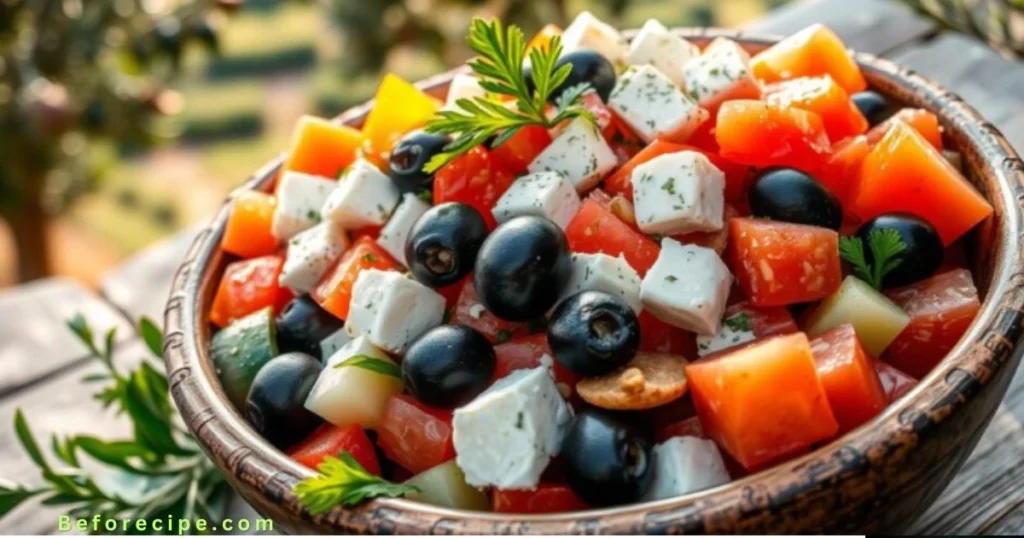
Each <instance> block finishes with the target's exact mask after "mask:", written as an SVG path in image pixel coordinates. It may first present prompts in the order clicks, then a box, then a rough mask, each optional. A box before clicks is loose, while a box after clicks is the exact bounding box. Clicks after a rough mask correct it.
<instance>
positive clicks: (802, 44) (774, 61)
mask: <svg viewBox="0 0 1024 538" xmlns="http://www.w3.org/2000/svg"><path fill="white" fill-rule="evenodd" d="M750 67H751V69H752V70H753V71H754V76H756V77H757V78H759V79H761V81H763V82H778V81H780V80H788V79H792V78H797V77H815V76H820V75H829V76H831V77H832V79H833V80H835V81H836V82H837V83H838V84H839V85H840V86H842V87H843V89H844V90H846V92H847V93H850V94H853V93H855V92H859V91H861V90H864V89H866V88H867V87H868V85H867V82H866V81H865V80H864V75H862V74H861V72H860V68H859V67H857V63H856V62H855V61H854V60H853V58H852V57H851V56H850V53H848V52H847V51H846V46H845V45H843V42H842V41H841V40H840V39H839V36H837V35H836V34H835V33H834V32H833V31H832V30H830V29H828V28H827V27H825V26H823V25H821V24H815V25H812V26H809V27H807V28H805V29H803V30H801V31H799V32H797V33H795V34H793V35H791V36H789V37H787V38H785V39H783V40H782V41H779V42H778V43H776V44H775V45H772V46H771V47H769V48H768V49H765V50H764V51H762V52H761V53H759V54H757V55H756V56H754V57H753V59H751V62H750Z"/></svg>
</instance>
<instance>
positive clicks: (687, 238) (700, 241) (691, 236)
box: [672, 204, 740, 255]
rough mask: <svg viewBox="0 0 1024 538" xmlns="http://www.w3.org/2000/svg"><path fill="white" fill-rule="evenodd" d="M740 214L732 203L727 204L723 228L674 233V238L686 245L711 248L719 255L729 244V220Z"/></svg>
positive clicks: (723, 214) (723, 212)
mask: <svg viewBox="0 0 1024 538" xmlns="http://www.w3.org/2000/svg"><path fill="white" fill-rule="evenodd" d="M739 216H740V212H739V211H737V210H736V208H734V207H733V206H732V205H730V204H725V209H723V210H722V223H723V226H722V229H721V230H718V231H714V232H693V233H688V234H682V235H673V236H672V239H675V240H676V241H679V242H680V243H683V244H684V245H700V246H702V247H707V248H710V249H711V250H714V251H715V252H717V253H718V254H719V255H721V254H722V253H724V252H725V248H726V246H728V245H729V221H730V220H732V219H734V218H737V217H739Z"/></svg>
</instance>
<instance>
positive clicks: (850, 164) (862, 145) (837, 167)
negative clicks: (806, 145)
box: [814, 136, 871, 207]
mask: <svg viewBox="0 0 1024 538" xmlns="http://www.w3.org/2000/svg"><path fill="white" fill-rule="evenodd" d="M870 150H871V146H870V145H869V144H868V139H867V137H865V136H854V137H851V138H847V139H845V140H842V141H841V142H839V143H838V144H836V145H835V146H833V147H832V153H831V154H830V155H829V157H828V160H826V161H825V165H824V166H823V167H822V168H821V170H820V171H819V172H817V173H816V174H815V175H814V178H815V179H817V180H818V182H819V183H821V184H822V185H824V186H825V188H826V189H828V190H829V192H831V193H832V194H834V195H835V196H836V198H838V199H839V202H840V203H841V204H842V205H843V207H846V206H847V205H848V204H849V203H850V198H851V197H852V196H853V194H854V192H856V189H857V182H858V181H859V180H860V167H861V165H862V164H863V163H864V157H867V155H868V152H869V151H870Z"/></svg>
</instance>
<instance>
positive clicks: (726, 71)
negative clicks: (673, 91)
mask: <svg viewBox="0 0 1024 538" xmlns="http://www.w3.org/2000/svg"><path fill="white" fill-rule="evenodd" d="M683 73H684V74H685V77H686V90H687V92H689V94H690V97H692V98H693V99H695V100H697V102H699V103H700V104H701V105H703V106H706V107H711V108H714V106H716V105H717V104H718V103H721V102H722V101H724V100H726V99H742V98H750V99H756V98H758V97H759V96H760V95H761V85H760V84H759V83H758V82H757V80H755V79H754V76H753V74H751V72H750V54H748V53H747V51H746V50H745V49H744V48H743V47H741V46H740V45H739V43H736V42H735V41H733V40H731V39H726V38H724V37H720V38H718V39H715V40H714V41H712V42H711V44H710V45H708V47H707V48H706V49H704V53H703V54H701V55H700V56H699V57H697V58H694V59H693V60H691V61H689V62H688V63H687V64H686V65H685V66H684V68H683Z"/></svg>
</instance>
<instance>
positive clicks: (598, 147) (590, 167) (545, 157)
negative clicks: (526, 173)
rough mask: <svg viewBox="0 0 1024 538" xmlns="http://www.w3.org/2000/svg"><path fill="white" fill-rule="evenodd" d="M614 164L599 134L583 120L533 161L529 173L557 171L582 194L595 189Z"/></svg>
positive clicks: (606, 143) (612, 153)
mask: <svg viewBox="0 0 1024 538" xmlns="http://www.w3.org/2000/svg"><path fill="white" fill-rule="evenodd" d="M618 162H619V161H618V158H617V157H616V156H615V152H614V151H612V148H611V147H610V146H609V145H608V142H606V141H605V139H604V137H603V136H601V133H599V132H598V131H597V129H595V128H594V126H593V125H591V124H590V123H589V122H588V121H587V120H585V119H583V118H577V119H575V120H572V121H571V122H570V123H569V125H568V126H566V128H565V129H564V130H563V131H562V132H561V133H559V134H558V136H557V137H556V138H555V139H554V141H552V142H551V144H549V145H548V147H546V148H544V151H542V152H540V155H537V157H535V158H534V159H533V162H531V163H530V166H529V170H530V172H531V173H534V174H536V173H538V172H558V173H559V174H562V175H563V176H565V177H566V178H568V179H569V181H571V182H572V184H573V186H574V187H576V192H580V193H582V192H587V191H589V190H590V189H592V188H594V187H596V186H597V184H598V183H600V182H601V178H603V177H604V175H605V174H607V173H608V172H610V171H611V169H612V168H615V166H616V165H618Z"/></svg>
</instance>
